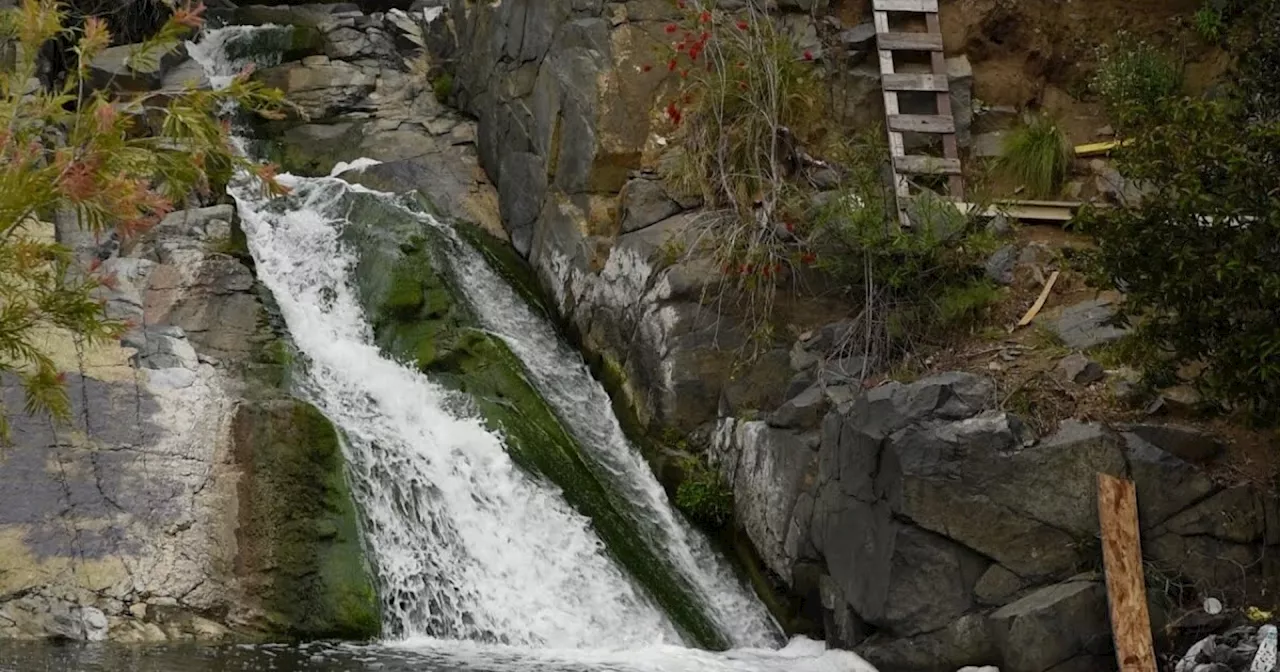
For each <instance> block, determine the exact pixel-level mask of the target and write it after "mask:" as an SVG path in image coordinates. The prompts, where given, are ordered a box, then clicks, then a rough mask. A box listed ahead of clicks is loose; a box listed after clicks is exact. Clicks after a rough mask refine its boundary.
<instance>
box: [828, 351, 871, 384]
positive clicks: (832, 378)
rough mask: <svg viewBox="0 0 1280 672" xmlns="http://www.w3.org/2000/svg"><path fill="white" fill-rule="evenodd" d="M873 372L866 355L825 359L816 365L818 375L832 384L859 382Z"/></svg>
mask: <svg viewBox="0 0 1280 672" xmlns="http://www.w3.org/2000/svg"><path fill="white" fill-rule="evenodd" d="M874 373H875V367H874V365H872V363H871V362H870V361H868V360H867V358H866V357H861V356H853V357H841V358H840V359H833V360H827V361H824V362H822V364H821V365H819V367H818V377H819V378H820V379H821V380H822V381H823V382H824V383H828V384H832V385H839V384H847V383H852V384H855V385H856V384H859V383H861V382H862V380H863V378H865V377H868V376H871V375H872V374H874Z"/></svg>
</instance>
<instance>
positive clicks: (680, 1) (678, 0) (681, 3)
mask: <svg viewBox="0 0 1280 672" xmlns="http://www.w3.org/2000/svg"><path fill="white" fill-rule="evenodd" d="M676 7H679V8H680V9H684V0H676Z"/></svg>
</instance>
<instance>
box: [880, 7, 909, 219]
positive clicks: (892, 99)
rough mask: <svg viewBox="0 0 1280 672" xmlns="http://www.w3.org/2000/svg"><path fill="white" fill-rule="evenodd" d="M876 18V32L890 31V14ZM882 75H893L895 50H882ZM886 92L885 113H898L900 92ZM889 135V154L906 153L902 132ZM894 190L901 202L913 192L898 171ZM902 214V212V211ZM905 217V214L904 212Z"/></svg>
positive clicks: (895, 172)
mask: <svg viewBox="0 0 1280 672" xmlns="http://www.w3.org/2000/svg"><path fill="white" fill-rule="evenodd" d="M873 19H874V20H875V25H876V32H877V33H887V32H889V15H888V14H886V13H885V12H875V13H874V14H873ZM879 55H880V75H881V77H883V76H884V75H893V74H894V64H893V52H891V51H884V50H880V52H879ZM883 94H884V111H885V114H898V94H897V93H895V92H894V91H890V90H888V89H885V90H884V91H883ZM885 130H886V131H887V132H888V136H889V155H890V156H902V155H904V154H906V149H905V146H904V145H903V141H902V134H901V133H898V132H897V131H893V130H889V129H888V128H886V129H885ZM893 191H894V193H895V194H896V195H897V196H898V202H899V203H905V202H906V198H907V196H909V195H910V194H911V185H910V184H908V183H907V178H906V177H904V176H902V175H899V174H898V173H897V171H894V173H893ZM900 214H901V213H900ZM903 216H904V217H905V214H903Z"/></svg>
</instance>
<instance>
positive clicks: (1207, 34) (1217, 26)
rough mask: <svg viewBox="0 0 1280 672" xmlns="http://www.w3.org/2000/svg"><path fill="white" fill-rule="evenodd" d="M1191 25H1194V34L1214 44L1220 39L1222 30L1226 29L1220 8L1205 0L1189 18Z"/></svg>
mask: <svg viewBox="0 0 1280 672" xmlns="http://www.w3.org/2000/svg"><path fill="white" fill-rule="evenodd" d="M1191 25H1192V26H1194V27H1195V30H1196V34H1198V35H1199V36H1200V38H1201V39H1203V40H1204V41H1205V42H1211V43H1215V44H1216V43H1217V42H1218V41H1220V40H1221V39H1222V34H1223V31H1224V30H1226V24H1225V23H1224V21H1223V16H1222V10H1220V9H1218V8H1217V7H1214V6H1213V4H1212V3H1210V2H1206V3H1205V4H1204V5H1202V6H1201V7H1200V9H1198V10H1196V13H1195V15H1194V16H1192V18H1191Z"/></svg>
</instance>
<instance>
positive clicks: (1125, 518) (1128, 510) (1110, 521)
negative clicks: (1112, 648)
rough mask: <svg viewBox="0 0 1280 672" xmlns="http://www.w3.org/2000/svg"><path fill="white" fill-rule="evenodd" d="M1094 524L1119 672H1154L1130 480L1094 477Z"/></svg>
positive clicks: (1153, 658)
mask: <svg viewBox="0 0 1280 672" xmlns="http://www.w3.org/2000/svg"><path fill="white" fill-rule="evenodd" d="M1098 523H1099V525H1100V526H1101V528H1102V564H1103V567H1104V568H1105V569H1106V573H1107V602H1108V603H1109V604H1110V605H1111V634H1112V637H1113V638H1114V639H1115V644H1116V662H1118V663H1119V664H1120V672H1156V654H1155V647H1154V646H1153V645H1152V641H1151V615H1150V614H1149V613H1147V589H1146V586H1145V585H1144V579H1143V576H1142V542H1141V540H1140V539H1139V537H1138V496H1137V492H1136V490H1135V489H1134V486H1133V481H1127V480H1123V479H1119V478H1116V477H1114V476H1111V475H1109V474H1098Z"/></svg>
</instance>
